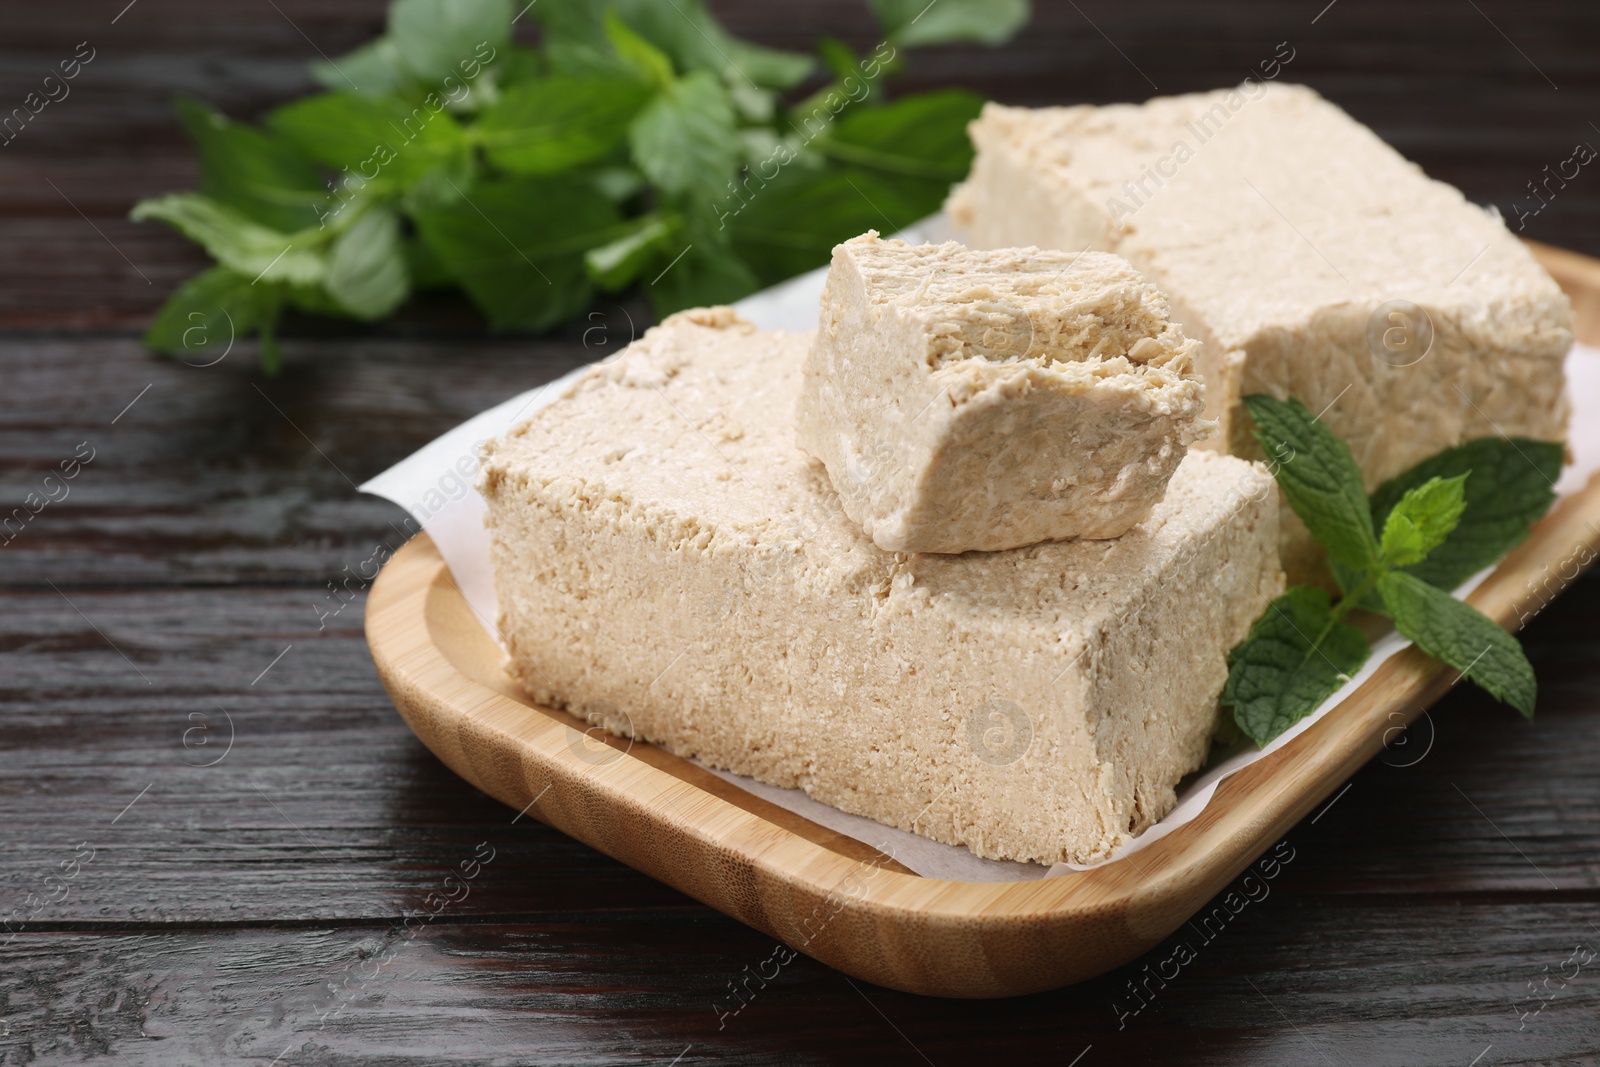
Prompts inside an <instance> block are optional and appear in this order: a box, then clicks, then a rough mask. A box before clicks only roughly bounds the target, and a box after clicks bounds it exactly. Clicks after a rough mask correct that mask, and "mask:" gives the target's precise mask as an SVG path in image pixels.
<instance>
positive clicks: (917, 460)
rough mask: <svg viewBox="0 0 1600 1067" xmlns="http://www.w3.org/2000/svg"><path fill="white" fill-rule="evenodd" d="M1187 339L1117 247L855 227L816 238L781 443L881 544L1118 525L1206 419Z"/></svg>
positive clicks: (954, 545) (1011, 543)
mask: <svg viewBox="0 0 1600 1067" xmlns="http://www.w3.org/2000/svg"><path fill="white" fill-rule="evenodd" d="M1195 347H1196V346H1195V343H1194V342H1192V341H1190V340H1188V339H1187V338H1185V337H1184V336H1183V334H1182V332H1181V331H1179V330H1178V329H1177V327H1175V326H1173V325H1172V324H1171V323H1170V322H1168V321H1167V305H1166V300H1165V299H1164V298H1163V297H1162V296H1161V294H1160V293H1159V292H1158V291H1156V289H1155V287H1154V286H1152V285H1150V284H1149V283H1148V282H1146V281H1145V280H1144V279H1143V278H1142V277H1140V276H1139V273H1138V272H1137V271H1135V270H1134V269H1133V267H1132V266H1130V265H1129V264H1128V262H1127V260H1125V259H1122V258H1121V257H1119V256H1115V255H1111V254H1108V253H1104V252H1086V253H1082V254H1080V255H1073V254H1070V253H1064V252H1055V251H1040V250H1039V249H1037V248H1007V249H1000V250H997V251H988V252H978V251H974V250H972V249H969V248H965V247H963V246H961V245H959V244H956V243H954V242H950V243H946V244H942V245H931V244H930V245H911V244H907V243H906V242H904V241H899V240H883V239H881V238H880V237H879V236H878V235H877V233H876V232H868V233H866V234H864V235H862V236H860V237H856V238H852V239H851V240H849V241H846V242H844V243H843V244H841V245H839V246H838V247H836V248H835V249H834V250H833V265H832V267H831V268H830V269H829V272H828V279H827V283H826V284H825V286H824V288H823V294H822V314H821V321H820V325H819V327H818V330H817V336H816V341H815V343H814V344H813V345H812V348H811V352H810V355H809V357H808V358H807V360H806V363H805V369H804V373H803V376H802V382H801V387H800V401H799V407H798V410H797V414H796V429H797V441H798V443H799V445H800V447H801V448H803V449H804V450H805V451H807V452H809V453H810V454H811V455H812V456H815V457H816V458H817V459H818V460H820V461H821V462H822V464H823V466H824V467H825V468H826V469H827V472H828V477H829V479H830V480H831V481H832V483H833V486H834V488H835V489H836V490H837V491H838V493H839V498H840V502H841V504H842V506H843V508H844V511H845V513H846V514H847V515H849V516H850V518H851V519H853V520H854V521H855V522H857V523H859V524H860V525H861V528H862V530H863V531H864V532H865V533H866V535H867V536H868V537H869V538H871V540H872V542H873V543H874V544H876V545H877V546H878V547H879V548H881V549H884V550H885V551H890V552H968V551H974V550H978V551H996V550H1000V549H1008V548H1019V547H1022V546H1024V545H1031V544H1036V543H1037V542H1040V541H1048V540H1062V539H1067V538H1074V537H1089V538H1110V537H1117V536H1120V535H1121V534H1122V533H1123V532H1125V531H1126V530H1127V529H1128V528H1129V527H1131V526H1133V525H1134V524H1135V523H1137V522H1140V521H1142V520H1143V519H1144V518H1145V517H1146V516H1148V515H1149V514H1150V509H1151V508H1153V507H1154V506H1155V504H1156V502H1157V501H1158V500H1160V499H1161V494H1162V493H1164V492H1165V491H1166V487H1167V481H1168V480H1169V479H1170V478H1171V477H1172V473H1173V471H1175V470H1176V469H1177V467H1178V464H1179V462H1180V461H1181V460H1182V459H1183V457H1184V454H1185V453H1186V452H1187V451H1188V448H1189V445H1190V444H1192V443H1193V442H1194V441H1195V440H1197V439H1198V438H1200V437H1202V436H1203V435H1204V434H1205V433H1206V432H1207V431H1208V430H1210V429H1211V428H1212V425H1211V424H1210V423H1207V422H1204V421H1203V420H1202V419H1201V418H1200V415H1201V412H1202V411H1203V409H1204V408H1205V387H1204V385H1203V384H1202V383H1201V380H1200V377H1199V375H1198V374H1197V373H1196V372H1195V370H1194V367H1193V351H1194V348H1195Z"/></svg>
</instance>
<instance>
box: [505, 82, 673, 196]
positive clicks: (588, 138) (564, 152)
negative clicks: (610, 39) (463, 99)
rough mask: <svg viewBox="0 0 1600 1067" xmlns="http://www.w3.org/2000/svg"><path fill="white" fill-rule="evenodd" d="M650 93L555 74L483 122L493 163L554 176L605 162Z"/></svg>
mask: <svg viewBox="0 0 1600 1067" xmlns="http://www.w3.org/2000/svg"><path fill="white" fill-rule="evenodd" d="M649 98H650V93H649V91H648V90H646V89H645V88H644V87H642V86H639V85H635V84H632V83H630V82H626V81H616V80H613V79H607V78H572V77H566V76H562V75H557V76H555V77H552V78H545V79H542V80H540V81H535V82H530V83H527V84H525V85H517V86H513V87H511V88H509V89H507V90H506V91H505V93H504V94H503V95H502V96H501V97H500V100H499V102H498V103H497V104H495V105H494V106H493V107H492V108H489V109H488V110H487V111H485V112H484V114H483V117H482V118H481V119H480V120H479V122H478V126H477V130H478V142H479V144H481V145H482V146H483V150H484V154H485V155H487V156H488V158H489V162H491V163H493V164H494V165H495V166H497V167H499V168H501V169H502V170H506V171H510V172H511V173H514V174H552V173H555V172H556V171H562V170H569V169H571V168H573V167H578V166H582V165H584V164H586V163H593V162H595V161H596V160H600V159H604V158H605V157H607V156H609V155H611V154H612V153H613V152H614V151H615V150H616V149H617V148H619V147H620V146H621V145H622V143H623V141H624V140H626V139H627V136H628V123H629V121H630V120H632V118H633V117H634V115H636V114H637V113H638V112H639V109H640V108H642V107H643V106H644V104H645V102H646V101H647V100H649Z"/></svg>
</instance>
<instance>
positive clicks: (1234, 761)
mask: <svg viewBox="0 0 1600 1067" xmlns="http://www.w3.org/2000/svg"><path fill="white" fill-rule="evenodd" d="M948 233H949V231H948V228H947V227H946V225H945V224H944V221H943V220H942V219H941V218H937V217H936V218H934V219H930V220H928V221H927V222H925V223H922V224H920V225H918V226H916V227H913V228H912V229H910V230H907V231H906V232H904V233H902V234H900V235H899V236H902V237H904V238H905V239H907V240H910V241H921V240H936V241H937V240H944V239H946V237H947V235H948ZM825 274H826V270H825V269H824V270H816V271H813V272H811V273H810V274H805V275H801V276H800V277H798V278H794V279H791V280H790V281H787V282H784V283H783V284H781V285H777V286H774V287H772V288H771V289H767V290H765V291H763V292H760V293H757V294H755V295H754V296H751V297H748V298H746V299H745V300H742V301H740V302H739V303H738V304H737V305H735V306H736V307H737V308H738V309H739V311H740V313H741V314H743V315H744V316H745V318H747V319H749V320H750V321H751V322H754V323H755V324H756V325H757V326H758V327H760V328H761V329H764V330H775V329H781V330H810V329H814V328H815V327H816V323H817V309H818V306H819V304H820V299H821V295H822V282H823V278H824V276H825ZM585 369H586V368H579V369H578V370H575V371H573V372H572V373H570V374H567V375H565V376H563V377H561V378H558V379H556V380H555V381H553V382H550V383H548V384H547V385H544V386H541V387H540V388H538V389H531V390H529V391H527V392H525V393H521V394H519V395H517V396H514V397H511V398H510V399H509V400H506V401H505V402H504V403H501V404H497V405H496V406H494V407H492V408H490V409H489V410H488V411H485V412H482V413H481V414H479V415H476V416H474V417H473V418H471V419H468V420H467V421H466V422H464V423H462V424H461V425H460V426H458V427H456V428H455V429H454V430H451V431H450V432H449V433H447V434H445V435H444V436H442V437H440V438H438V439H437V440H435V441H433V442H431V443H430V444H428V445H426V446H425V447H423V448H422V449H420V450H419V451H417V452H416V453H415V454H413V455H411V456H410V457H408V458H406V459H404V460H402V461H401V462H399V463H397V464H395V465H394V466H393V467H391V468H389V469H388V470H386V471H384V472H383V473H382V474H380V475H378V476H377V477H375V478H373V479H372V480H371V481H369V482H367V483H366V484H365V485H363V486H362V487H361V489H362V491H363V492H367V493H372V494H374V495H376V496H381V497H384V498H385V499H387V500H391V501H393V502H394V503H396V504H399V505H400V506H401V507H403V508H405V509H406V510H407V511H409V512H410V513H411V515H412V517H413V518H415V519H416V520H417V522H418V523H419V524H421V526H422V527H423V528H424V529H425V530H427V532H428V535H429V536H430V537H431V538H433V542H434V544H435V545H437V546H438V549H439V552H440V554H441V555H442V556H443V557H444V560H445V563H446V564H448V565H449V567H450V570H451V573H452V575H453V576H454V578H455V581H456V584H457V585H458V586H459V587H460V588H461V592H462V595H463V596H465V597H466V599H467V602H468V603H469V604H470V605H471V607H472V610H473V612H474V613H475V614H476V615H477V616H478V619H479V621H480V622H482V623H483V626H484V629H485V630H487V631H488V633H489V634H490V636H491V637H493V638H494V639H495V640H496V641H498V640H499V634H498V631H497V629H496V625H495V620H496V618H497V617H498V615H499V609H498V606H497V602H496V599H495V592H494V580H493V575H492V573H491V571H490V565H489V533H488V531H487V530H486V529H485V528H484V525H483V517H484V513H485V511H486V510H487V509H486V505H485V504H484V501H483V498H482V497H481V496H479V495H478V493H477V492H476V491H475V490H473V489H472V488H471V481H472V472H473V471H475V469H476V466H477V449H478V445H479V444H480V443H482V442H483V441H486V440H488V439H489V438H492V437H498V436H499V435H500V434H502V433H505V432H506V431H507V430H509V429H510V428H511V427H512V426H513V425H515V424H516V423H518V422H520V421H522V420H523V419H526V418H528V417H529V416H530V415H532V414H533V413H534V412H535V411H537V410H539V408H541V407H543V406H544V405H545V404H546V403H548V402H550V401H551V400H554V399H555V398H556V397H558V396H560V395H561V393H562V392H563V391H564V390H565V388H566V386H567V385H568V384H569V383H570V382H571V381H572V380H574V379H575V378H576V377H577V376H578V375H580V374H582V373H583V372H584V370H585ZM1567 375H1568V381H1569V383H1570V387H1571V392H1572V403H1573V416H1572V430H1571V434H1570V436H1569V441H1568V443H1569V447H1570V449H1571V451H1572V454H1573V456H1574V462H1573V464H1572V465H1571V466H1569V467H1567V468H1566V469H1565V470H1564V471H1563V472H1562V475H1561V479H1560V481H1559V482H1557V484H1556V490H1557V492H1559V493H1561V494H1563V495H1565V494H1568V493H1572V492H1576V491H1577V490H1579V489H1581V488H1583V486H1584V485H1585V484H1587V482H1588V480H1589V477H1590V475H1592V474H1594V473H1595V472H1596V471H1597V470H1600V349H1595V348H1589V347H1586V346H1584V345H1577V346H1574V348H1573V350H1572V353H1571V354H1570V355H1569V356H1568V357H1567ZM463 486H465V490H464V491H463ZM1488 574H1489V572H1488V571H1487V570H1486V571H1484V572H1483V573H1481V574H1478V575H1476V576H1474V577H1473V578H1472V579H1470V580H1469V581H1468V582H1466V583H1465V584H1464V585H1462V586H1461V588H1459V589H1457V590H1456V594H1455V595H1456V596H1457V597H1465V596H1467V595H1468V594H1469V593H1471V592H1472V590H1473V589H1475V588H1477V586H1478V584H1479V583H1480V582H1482V581H1483V579H1484V578H1486V577H1487V576H1488ZM1409 644H1410V642H1409V641H1407V640H1405V639H1404V638H1402V637H1400V636H1399V635H1398V634H1396V633H1394V632H1392V631H1391V632H1390V633H1388V634H1386V635H1385V636H1383V637H1381V638H1379V639H1378V640H1377V641H1375V642H1374V643H1373V648H1372V656H1371V658H1370V659H1368V660H1367V663H1366V666H1364V667H1363V668H1362V669H1361V671H1360V672H1359V673H1358V674H1357V675H1356V676H1355V677H1354V678H1352V679H1350V681H1349V682H1347V683H1346V684H1345V685H1344V687H1343V688H1341V689H1340V690H1339V691H1338V692H1336V693H1334V694H1333V695H1332V696H1331V697H1329V698H1328V699H1327V700H1326V701H1324V702H1323V704H1322V706H1321V707H1320V708H1318V709H1317V711H1316V712H1314V713H1313V714H1311V715H1309V716H1307V717H1306V718H1305V719H1302V720H1301V721H1300V722H1299V723H1297V724H1295V726H1294V727H1293V728H1291V729H1290V730H1288V731H1286V732H1285V733H1283V734H1282V735H1280V736H1279V737H1277V738H1276V739H1274V740H1273V741H1272V742H1271V743H1270V744H1268V745H1267V747H1266V748H1264V749H1261V750H1255V749H1251V750H1249V751H1246V752H1241V753H1239V754H1237V755H1234V756H1232V757H1230V758H1227V759H1224V760H1221V761H1219V762H1218V763H1216V764H1214V765H1213V766H1210V767H1208V768H1206V769H1205V770H1204V771H1203V772H1202V773H1200V774H1198V775H1195V776H1191V777H1190V778H1189V779H1187V780H1186V781H1185V782H1184V783H1183V785H1182V786H1181V787H1180V789H1179V791H1178V804H1177V806H1176V807H1175V808H1173V809H1172V811H1171V812H1169V813H1168V814H1167V816H1166V818H1164V819H1162V820H1161V821H1160V822H1158V823H1156V824H1155V825H1154V826H1152V827H1150V828H1149V829H1148V830H1146V831H1145V832H1144V833H1142V834H1140V835H1139V836H1138V837H1136V838H1134V839H1133V840H1132V841H1130V842H1128V843H1127V844H1126V845H1124V846H1123V847H1122V848H1120V849H1118V850H1117V852H1116V853H1114V854H1113V855H1112V856H1111V857H1110V858H1109V859H1106V860H1104V861H1103V862H1104V863H1114V862H1116V861H1117V860H1118V859H1121V858H1122V857H1124V856H1127V855H1130V854H1132V853H1134V852H1137V851H1139V850H1140V849H1143V848H1146V847H1148V846H1149V845H1151V844H1152V843H1154V842H1156V841H1158V840H1160V839H1161V838H1162V837H1165V836H1166V835H1167V834H1169V833H1171V832H1172V831H1173V830H1175V829H1177V828H1178V827H1180V826H1182V825H1183V824H1184V823H1187V822H1188V821H1190V820H1191V819H1193V818H1194V817H1195V816H1197V815H1199V814H1200V812H1201V811H1203V810H1204V809H1205V806H1206V805H1207V804H1209V803H1210V802H1211V798H1212V796H1213V795H1214V794H1215V793H1216V790H1217V786H1218V784H1219V783H1220V782H1221V781H1222V780H1223V779H1224V778H1227V777H1228V776H1229V775H1231V774H1234V773H1236V772H1238V771H1240V770H1242V769H1243V768H1245V767H1248V766H1249V765H1250V764H1252V763H1254V762H1255V761H1256V760H1258V759H1261V758H1262V757H1263V756H1265V755H1267V754H1268V753H1271V752H1275V751H1277V750H1278V749H1280V748H1282V747H1283V746H1284V745H1286V744H1288V743H1289V742H1290V741H1292V740H1293V739H1294V738H1296V737H1298V736H1299V735H1300V734H1302V733H1304V732H1305V731H1306V730H1308V729H1310V728H1311V726H1312V724H1313V723H1315V722H1316V721H1317V720H1318V719H1320V718H1322V716H1324V715H1326V714H1327V713H1328V711H1330V710H1331V709H1332V708H1333V707H1334V706H1335V705H1337V704H1338V703H1339V702H1340V701H1342V700H1343V699H1344V698H1345V697H1346V696H1348V695H1349V694H1350V693H1352V692H1354V691H1355V689H1356V688H1357V687H1359V686H1360V685H1361V684H1362V683H1363V682H1365V681H1366V680H1367V679H1368V678H1370V677H1371V676H1372V675H1373V673H1374V672H1376V671H1377V669H1378V668H1379V667H1380V666H1382V665H1383V663H1384V662H1385V661H1387V660H1388V659H1389V658H1390V657H1391V656H1393V655H1395V654H1396V653H1398V652H1400V651H1402V650H1403V649H1404V648H1405V647H1406V646H1407V645H1409ZM711 770H712V771H713V773H715V774H717V775H719V776H720V777H722V778H724V779H726V780H728V781H729V782H732V783H734V784H736V785H738V786H740V787H741V788H743V789H745V790H746V791H748V792H750V793H754V794H756V795H757V796H760V797H762V798H764V799H766V800H768V801H771V802H772V803H774V804H776V805H778V806H779V807H782V808H786V809H788V810H789V811H792V812H795V813H796V814H798V815H801V816H804V817H805V818H808V819H810V820H811V821H812V822H815V823H820V824H821V825H823V826H826V827H828V828H829V829H832V830H836V831H838V832H839V833H842V834H845V835H847V836H849V837H853V838H855V839H857V840H859V841H863V842H865V843H867V844H869V845H872V846H874V847H876V848H878V849H880V850H882V851H885V852H888V853H890V854H891V855H893V856H894V857H895V858H896V859H897V860H898V861H899V862H901V863H903V864H905V865H906V866H907V867H909V868H910V869H911V870H913V871H916V872H917V873H918V874H920V875H923V876H925V877H929V878H948V879H952V880H956V881H968V882H1012V881H1025V880H1029V879H1034V878H1046V877H1055V876H1061V875H1070V874H1072V873H1074V872H1075V871H1079V870H1087V869H1089V868H1088V867H1085V866H1078V865H1075V864H1067V863H1058V864H1056V865H1055V866H1053V867H1047V866H1045V865H1043V864H1037V863H1012V862H1008V861H1004V860H987V859H982V858H980V857H978V856H974V855H973V854H972V853H971V852H970V851H968V850H967V849H966V848H964V847H960V846H956V845H944V844H940V843H939V842H937V841H930V840H929V839H927V838H925V837H920V836H918V835H917V834H913V833H908V832H907V831H904V830H896V829H893V828H891V827H887V826H884V825H882V824H881V823H877V822H873V821H872V820H871V819H865V818H862V817H861V816H858V815H850V814H847V813H846V812H842V811H840V810H838V809H837V808H833V807H830V806H828V805H826V804H823V803H821V802H819V801H816V800H813V799H812V798H811V797H809V796H807V795H806V794H805V793H804V792H802V791H801V790H798V789H780V788H778V787H776V786H769V785H764V784H762V783H760V782H757V781H755V780H754V779H751V778H745V777H742V776H740V775H736V774H729V773H727V772H725V771H719V770H716V769H715V768H711ZM1092 866H1100V864H1094V865H1092Z"/></svg>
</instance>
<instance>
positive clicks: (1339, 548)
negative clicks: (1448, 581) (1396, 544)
mask: <svg viewBox="0 0 1600 1067" xmlns="http://www.w3.org/2000/svg"><path fill="white" fill-rule="evenodd" d="M1244 402H1245V405H1246V406H1247V407H1248V408H1249V409H1250V414H1251V416H1252V417H1253V418H1254V419H1255V424H1256V426H1255V435H1256V440H1257V441H1259V442H1260V443H1261V447H1262V448H1263V449H1264V450H1265V451H1266V454H1267V460H1268V462H1269V463H1270V464H1273V465H1274V466H1275V468H1276V470H1275V475H1276V477H1277V480H1278V488H1279V489H1281V490H1283V495H1284V499H1285V500H1287V501H1288V502H1289V506H1290V507H1291V508H1293V509H1294V513H1295V514H1296V515H1298V516H1300V521H1302V522H1304V523H1305V524H1306V528H1307V529H1309V530H1310V531H1311V536H1312V537H1314V538H1316V539H1317V543H1318V544H1320V545H1321V546H1322V547H1323V548H1326V549H1327V550H1328V556H1329V558H1330V559H1331V560H1333V561H1334V562H1336V563H1339V564H1342V565H1343V566H1345V567H1348V568H1350V569H1352V570H1356V571H1363V572H1364V571H1367V570H1369V569H1371V568H1372V567H1373V566H1375V565H1376V563H1377V561H1378V545H1377V539H1376V538H1375V537H1374V536H1373V533H1372V510H1371V507H1370V505H1369V504H1368V502H1367V491H1366V488H1365V487H1364V486H1363V485H1362V482H1361V468H1360V467H1358V466H1356V461H1355V458H1354V457H1353V456H1351V455H1350V448H1349V446H1347V445H1346V444H1345V443H1344V442H1343V441H1341V440H1339V438H1338V437H1336V436H1334V434H1333V431H1331V430H1329V429H1328V428H1327V427H1326V426H1324V425H1323V424H1322V423H1321V422H1319V421H1317V420H1316V419H1315V418H1313V417H1312V415H1311V412H1310V411H1309V410H1307V408H1306V406H1305V405H1304V404H1302V403H1300V401H1298V400H1295V399H1292V398H1291V399H1289V400H1286V401H1285V400H1278V399H1277V398H1276V397H1271V396H1268V395H1266V394H1265V393H1256V394H1253V395H1251V396H1247V397H1245V398H1244Z"/></svg>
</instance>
